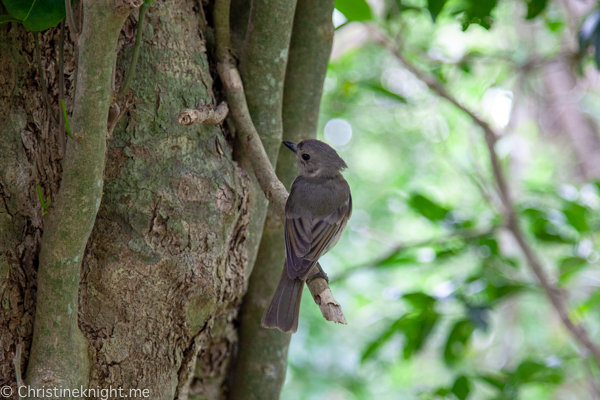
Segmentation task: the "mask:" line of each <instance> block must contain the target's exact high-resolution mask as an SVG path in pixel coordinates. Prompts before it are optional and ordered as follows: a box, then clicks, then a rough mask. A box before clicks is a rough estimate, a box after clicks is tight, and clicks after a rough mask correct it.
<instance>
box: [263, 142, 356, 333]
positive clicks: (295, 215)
mask: <svg viewBox="0 0 600 400" xmlns="http://www.w3.org/2000/svg"><path fill="white" fill-rule="evenodd" d="M283 144H285V145H286V146H287V147H289V148H290V150H292V151H293V152H294V153H296V162H297V164H298V173H299V175H298V177H297V178H296V179H295V180H294V183H292V188H291V190H290V196H289V197H288V199H287V202H286V204H285V222H284V231H285V251H286V259H285V266H284V268H283V272H282V274H281V279H280V280H279V285H278V286H277V290H276V291H275V294H274V295H273V298H272V299H271V303H270V304H269V306H268V307H267V309H266V310H265V312H264V314H263V317H262V320H261V325H262V326H264V327H265V328H279V329H280V330H281V331H282V332H296V330H298V314H299V312H300V301H301V299H302V289H303V288H304V282H305V281H306V280H307V279H308V278H310V276H309V275H310V271H311V269H312V268H313V267H314V265H315V264H316V263H317V261H319V257H321V256H322V255H323V254H325V253H327V251H329V250H330V249H331V248H332V247H333V246H335V244H336V243H337V241H338V240H339V239H340V237H341V236H342V232H343V231H344V228H345V227H346V224H347V223H348V219H350V215H351V214H352V197H351V196H350V186H348V182H346V180H345V179H344V177H343V176H342V170H343V169H345V168H347V165H346V163H345V162H344V160H342V159H341V158H340V156H339V155H338V154H337V152H336V151H335V150H334V149H333V148H331V146H329V145H328V144H326V143H323V142H321V141H319V140H316V139H306V140H303V141H301V142H300V143H298V144H295V143H292V142H283Z"/></svg>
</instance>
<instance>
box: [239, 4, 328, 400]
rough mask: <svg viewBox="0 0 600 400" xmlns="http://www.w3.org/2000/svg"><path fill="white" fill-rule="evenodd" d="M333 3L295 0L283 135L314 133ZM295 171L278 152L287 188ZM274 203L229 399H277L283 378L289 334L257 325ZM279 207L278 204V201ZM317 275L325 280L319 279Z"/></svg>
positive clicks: (273, 254)
mask: <svg viewBox="0 0 600 400" xmlns="http://www.w3.org/2000/svg"><path fill="white" fill-rule="evenodd" d="M333 5H334V2H333V1H332V0H327V1H322V0H299V1H298V3H297V5H296V12H295V16H294V24H293V31H292V38H291V42H290V50H289V59H288V63H287V71H286V75H285V85H284V94H283V139H284V140H288V141H292V142H298V141H300V140H302V139H306V138H309V137H312V138H314V137H316V131H317V122H318V116H319V105H320V102H321V93H322V89H323V81H324V79H325V73H326V72H327V62H328V60H329V54H330V52H331V46H332V43H333V25H332V21H331V14H332V12H333ZM296 175H297V167H296V159H295V155H294V153H292V152H291V151H286V150H284V151H282V152H281V153H279V157H278V159H277V177H278V178H279V180H281V182H282V183H283V184H284V185H285V186H286V187H288V188H289V187H290V186H291V184H292V181H293V180H294V178H295V177H296ZM277 206H278V205H276V204H270V205H269V210H268V214H267V219H266V222H265V226H264V230H263V235H262V240H261V243H260V248H259V250H258V255H257V257H256V263H255V267H254V270H253V272H252V276H251V277H250V284H249V287H248V292H247V293H246V296H245V297H244V302H243V305H242V310H241V313H240V320H241V334H240V352H239V355H238V358H237V362H236V366H235V371H234V378H233V384H232V389H231V394H230V396H229V397H230V399H278V398H279V394H280V392H281V388H282V386H283V382H284V379H285V373H286V365H287V362H286V361H287V350H288V345H289V341H290V338H291V334H286V333H282V332H280V331H279V330H276V329H269V330H267V329H264V328H262V327H261V326H260V320H261V316H262V313H263V312H264V309H265V307H266V306H267V304H268V302H269V300H270V298H271V296H272V295H273V293H274V292H275V288H276V286H277V283H278V282H279V277H280V275H281V269H282V268H283V267H284V259H285V247H284V246H283V240H282V239H283V222H282V221H283V219H282V217H281V216H280V213H279V212H278V208H277ZM279 210H283V207H282V206H279ZM319 281H322V283H325V284H326V282H325V281H324V280H323V279H320V280H319ZM316 283H318V282H315V284H316ZM322 291H323V290H321V291H319V293H321V292H322ZM267 371H268V373H265V372H267Z"/></svg>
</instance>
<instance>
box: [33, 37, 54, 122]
mask: <svg viewBox="0 0 600 400" xmlns="http://www.w3.org/2000/svg"><path fill="white" fill-rule="evenodd" d="M39 35H41V33H40V34H38V33H37V32H34V33H33V37H34V42H35V57H36V58H37V65H38V72H39V74H40V84H41V85H42V94H43V95H44V101H45V102H46V108H48V114H50V116H51V117H52V120H53V121H54V123H55V124H56V123H57V122H58V121H57V119H56V115H54V112H53V111H52V105H51V104H50V97H49V96H48V87H47V86H46V77H45V74H44V68H43V67H42V54H41V52H40V36H39Z"/></svg>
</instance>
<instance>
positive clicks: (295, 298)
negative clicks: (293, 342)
mask: <svg viewBox="0 0 600 400" xmlns="http://www.w3.org/2000/svg"><path fill="white" fill-rule="evenodd" d="M303 288H304V281H303V280H300V279H290V278H289V277H288V273H287V267H286V266H284V268H283V271H282V273H281V278H280V279H279V284H278V285H277V290H276V291H275V294H274V295H273V298H272V299H271V302H270V303H269V306H268V307H267V308H266V310H265V312H264V314H263V316H262V320H261V321H260V324H261V325H262V326H264V327H265V328H278V329H279V330H280V331H282V332H296V331H297V330H298V316H299V313H300V301H301V300H302V289H303Z"/></svg>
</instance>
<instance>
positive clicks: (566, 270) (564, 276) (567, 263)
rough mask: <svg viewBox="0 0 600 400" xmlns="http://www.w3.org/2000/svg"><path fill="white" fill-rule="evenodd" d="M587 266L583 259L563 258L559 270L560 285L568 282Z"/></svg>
mask: <svg viewBox="0 0 600 400" xmlns="http://www.w3.org/2000/svg"><path fill="white" fill-rule="evenodd" d="M586 265H587V261H586V260H585V258H581V257H567V258H563V259H562V262H561V263H560V266H559V267H558V270H559V271H560V278H559V279H558V281H559V282H560V283H565V282H567V281H568V280H569V279H570V278H571V277H572V276H573V275H574V274H575V273H577V272H578V271H579V270H581V269H582V268H583V267H584V266H586Z"/></svg>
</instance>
